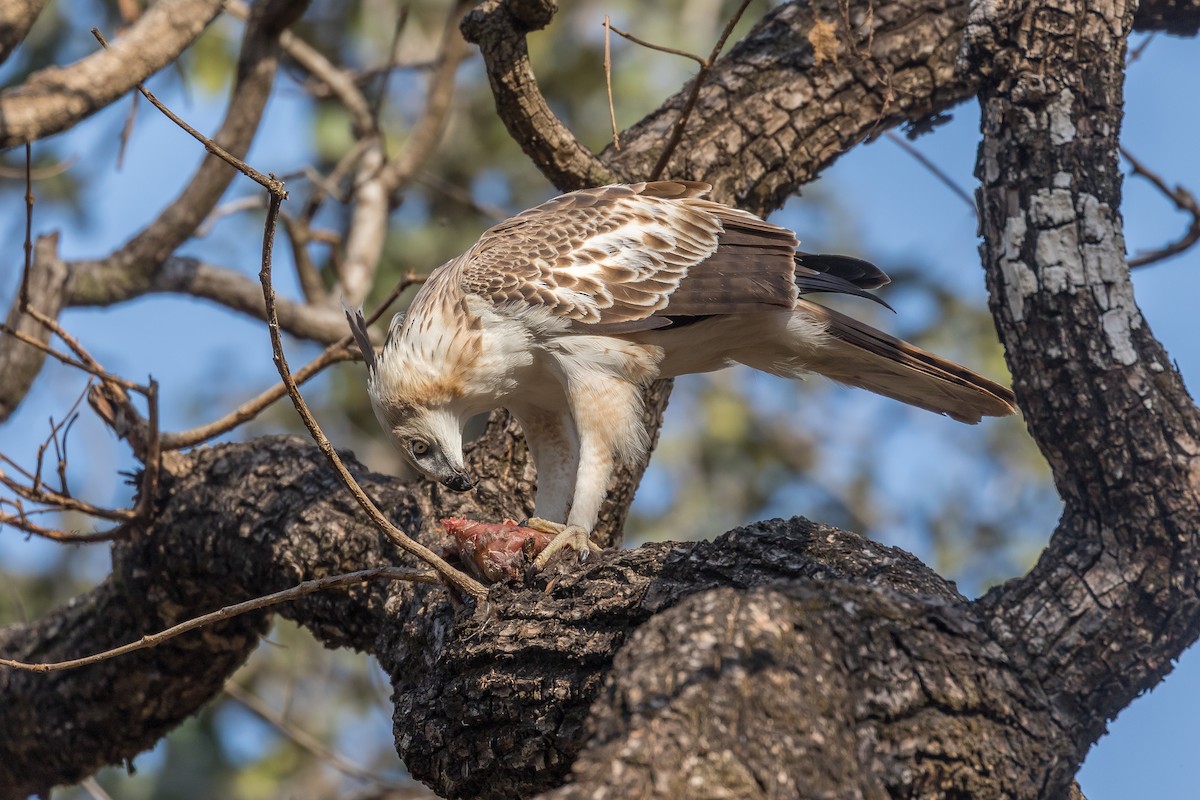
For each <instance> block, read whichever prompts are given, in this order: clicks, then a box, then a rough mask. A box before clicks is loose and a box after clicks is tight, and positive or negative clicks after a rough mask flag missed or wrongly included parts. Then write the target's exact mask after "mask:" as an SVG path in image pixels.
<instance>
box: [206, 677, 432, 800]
mask: <svg viewBox="0 0 1200 800" xmlns="http://www.w3.org/2000/svg"><path fill="white" fill-rule="evenodd" d="M225 694H226V695H228V696H229V697H230V698H231V699H232V700H234V701H235V702H237V703H238V704H239V705H241V706H242V707H243V708H245V709H246V710H248V711H250V712H251V713H252V714H254V715H255V716H257V717H258V718H259V719H261V720H263V721H264V722H266V723H267V724H269V725H270V726H271V727H273V728H275V730H277V731H279V732H280V733H282V734H283V735H284V736H286V737H287V738H288V739H290V740H291V741H292V742H293V743H295V744H296V745H297V746H299V747H301V748H303V749H304V750H307V751H308V752H309V753H311V754H312V755H314V756H316V757H317V758H318V759H320V760H321V761H323V762H324V763H326V764H328V765H329V766H330V767H332V768H333V769H335V770H337V771H338V772H340V773H342V774H343V775H347V776H349V777H351V778H357V779H358V780H362V781H367V782H369V783H372V784H375V785H377V786H379V787H380V788H383V789H395V790H401V791H402V790H404V789H408V788H410V784H408V783H407V782H404V781H398V780H394V779H392V778H389V777H387V776H386V775H381V774H379V773H378V772H376V771H374V770H370V769H367V768H366V767H361V766H359V765H358V764H355V763H354V762H352V761H350V760H349V759H347V758H345V757H344V756H342V755H341V754H339V753H336V752H334V751H333V750H330V749H329V748H328V747H326V746H325V744H324V743H323V742H321V740H319V739H318V738H317V737H315V736H313V735H312V734H311V733H309V732H308V731H305V730H302V729H300V728H298V727H296V725H294V724H293V723H292V722H291V721H290V720H289V719H288V718H287V717H286V716H284V715H283V714H282V713H280V712H278V711H276V710H275V709H273V708H271V707H270V706H269V705H267V704H266V703H265V702H263V700H262V699H261V698H259V697H257V696H256V695H254V694H253V693H251V692H250V691H248V690H246V689H244V688H242V687H241V686H239V685H237V684H236V683H234V682H233V681H229V682H228V683H226V684H225Z"/></svg>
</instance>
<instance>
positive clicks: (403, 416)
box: [371, 392, 476, 492]
mask: <svg viewBox="0 0 1200 800" xmlns="http://www.w3.org/2000/svg"><path fill="white" fill-rule="evenodd" d="M371 394H372V398H371V400H372V405H373V406H374V408H375V416H376V417H378V418H379V424H380V425H382V426H383V429H384V430H385V431H387V432H388V433H389V434H390V435H391V437H392V441H394V442H395V443H396V446H397V447H398V448H399V449H400V453H401V455H403V456H404V460H405V461H407V462H408V463H409V464H411V465H412V466H413V468H414V469H416V470H417V471H418V472H420V473H421V474H422V475H424V476H425V477H426V478H429V479H430V480H433V481H437V482H438V483H440V484H442V485H443V486H445V487H447V488H449V489H453V490H454V491H456V492H466V491H470V490H471V489H474V488H475V483H476V482H475V481H472V480H471V477H470V476H469V475H468V474H467V470H466V465H465V463H464V460H463V452H462V427H463V424H462V421H461V420H460V419H459V415H458V414H457V413H456V412H455V410H454V408H453V407H451V406H442V405H433V406H426V405H414V404H410V403H403V402H402V403H392V402H389V401H388V399H387V398H386V397H382V398H380V399H379V401H377V402H376V398H375V393H374V392H372V393H371Z"/></svg>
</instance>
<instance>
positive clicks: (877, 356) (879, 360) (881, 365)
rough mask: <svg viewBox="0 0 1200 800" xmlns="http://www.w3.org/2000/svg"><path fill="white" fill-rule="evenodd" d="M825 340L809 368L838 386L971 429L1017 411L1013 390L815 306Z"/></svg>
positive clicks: (809, 306)
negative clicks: (864, 391)
mask: <svg viewBox="0 0 1200 800" xmlns="http://www.w3.org/2000/svg"><path fill="white" fill-rule="evenodd" d="M806 305H807V308H806V311H809V312H810V313H812V314H813V315H814V316H816V317H818V318H819V319H820V318H823V319H824V321H825V322H826V334H827V335H828V339H827V341H826V346H825V347H822V348H820V349H819V352H818V354H817V356H816V358H815V359H814V360H813V361H810V363H809V364H808V368H809V369H810V370H812V371H813V372H819V373H821V374H822V375H826V376H828V377H829V378H832V379H833V380H835V381H838V382H839V383H845V384H849V385H851V386H858V387H860V388H863V389H867V390H869V391H872V392H875V393H876V394H881V395H884V396H886V397H891V398H894V399H896V400H899V401H901V402H902V403H908V404H909V405H913V406H917V407H918V408H924V409H927V410H929V411H934V412H936V413H939V414H946V415H948V416H950V417H953V418H954V419H956V420H959V421H960V422H967V423H970V424H974V423H976V422H979V420H980V418H981V417H1003V416H1007V415H1009V414H1012V413H1013V412H1014V411H1016V408H1017V407H1016V397H1015V396H1014V395H1013V393H1012V390H1011V389H1009V388H1008V387H1006V386H1002V385H1000V384H998V383H996V382H995V381H991V380H988V379H987V378H985V377H983V376H982V375H979V374H977V373H975V372H973V371H971V370H969V369H967V368H966V367H964V366H962V365H960V364H956V363H954V362H953V361H949V360H947V359H944V358H942V357H940V356H936V355H934V354H933V353H930V352H928V351H926V350H922V349H921V348H919V347H917V346H916V345H914V344H910V343H909V342H905V341H902V340H900V339H897V338H895V337H894V336H889V335H888V334H886V333H884V332H882V331H879V330H876V329H875V328H872V327H871V326H870V325H866V324H864V323H862V322H859V321H858V320H856V319H853V318H851V317H848V316H846V315H845V314H840V313H838V312H837V311H833V310H832V309H828V308H825V307H823V306H817V305H815V304H806Z"/></svg>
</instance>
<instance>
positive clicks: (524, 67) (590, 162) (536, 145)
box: [462, 0, 637, 191]
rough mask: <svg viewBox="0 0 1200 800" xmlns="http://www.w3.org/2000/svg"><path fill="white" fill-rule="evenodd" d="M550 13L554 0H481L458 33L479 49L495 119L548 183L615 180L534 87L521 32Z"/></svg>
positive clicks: (573, 185) (565, 185) (563, 185)
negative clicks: (541, 0)
mask: <svg viewBox="0 0 1200 800" xmlns="http://www.w3.org/2000/svg"><path fill="white" fill-rule="evenodd" d="M514 9H515V10H514ZM553 13H554V4H553V3H547V2H517V3H513V2H509V0H485V2H483V3H480V4H479V5H478V6H476V7H475V8H474V9H473V10H472V11H471V13H470V14H468V15H467V16H466V18H465V19H464V20H463V23H462V33H463V37H464V38H466V40H467V41H468V42H471V43H472V44H477V45H479V52H480V53H482V54H483V63H484V64H485V66H486V67H487V72H488V80H489V81H491V85H492V94H493V96H494V97H495V98H496V112H497V113H498V114H499V115H500V119H502V120H503V121H504V125H505V127H507V128H508V132H509V134H511V135H512V137H513V139H515V140H516V141H517V143H518V144H519V145H521V149H522V150H524V151H525V154H526V155H528V156H529V158H530V159H531V160H532V161H533V163H534V164H535V165H536V166H537V168H538V169H540V170H541V171H542V174H543V175H545V176H546V178H547V179H548V180H549V181H550V182H551V183H552V184H554V185H555V186H557V187H558V188H559V189H562V190H563V191H569V190H571V189H580V188H583V187H584V186H600V185H602V184H606V183H615V182H617V181H618V180H619V178H618V176H616V175H615V174H614V173H613V172H612V171H611V169H610V168H609V167H607V166H606V165H604V164H602V163H601V162H600V161H599V160H598V159H597V158H596V156H595V155H593V154H592V152H591V151H590V150H588V149H587V148H586V147H584V145H583V144H582V143H581V142H580V141H579V140H578V139H576V138H575V134H573V133H571V131H570V129H569V128H567V126H566V125H564V124H563V122H562V120H560V119H559V118H558V117H557V115H555V113H554V112H553V111H552V110H551V109H550V106H549V104H548V103H547V102H546V98H545V97H543V96H542V92H541V90H540V89H539V88H538V84H537V78H536V77H535V76H534V74H533V66H532V65H531V64H530V63H529V50H528V49H527V47H526V43H525V35H526V34H527V33H529V32H530V31H535V30H539V29H541V28H543V27H545V26H546V25H547V24H549V22H550V19H551V17H552V16H553ZM630 175H634V174H633V173H630ZM630 179H631V180H636V179H637V178H636V177H631V178H630Z"/></svg>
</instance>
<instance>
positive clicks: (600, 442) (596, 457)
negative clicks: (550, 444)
mask: <svg viewBox="0 0 1200 800" xmlns="http://www.w3.org/2000/svg"><path fill="white" fill-rule="evenodd" d="M635 407H636V406H635ZM572 410H573V411H574V416H575V422H576V425H577V426H578V432H579V457H578V471H577V473H576V477H575V493H574V497H573V498H572V499H571V511H570V514H569V515H568V516H567V524H566V525H565V526H559V525H550V526H548V528H549V530H551V531H553V530H558V534H557V535H556V536H555V537H554V538H553V539H552V540H551V541H550V544H548V545H546V547H545V549H543V550H542V552H541V553H539V554H538V557H537V558H536V559H534V562H533V565H532V569H533V570H535V571H540V570H543V569H545V568H546V565H547V564H549V563H550V559H551V558H553V557H554V556H555V555H556V554H557V553H558V551H560V550H562V549H563V548H564V547H569V548H571V549H572V550H574V551H576V552H577V553H579V560H580V561H584V560H586V559H587V557H588V555H589V554H590V553H591V551H592V550H599V549H600V548H599V547H598V546H597V545H596V543H595V542H593V541H592V540H591V538H590V537H591V532H592V531H591V529H592V527H593V526H595V524H596V519H597V517H599V515H600V504H601V503H602V502H603V501H604V495H605V492H606V491H607V490H608V479H609V477H611V476H612V471H613V466H614V464H613V444H612V439H611V438H610V432H611V428H610V427H609V425H608V424H606V423H607V421H606V420H605V419H604V418H603V415H602V414H601V413H598V409H597V408H596V406H592V407H589V408H586V409H581V408H580V407H579V406H578V405H575V406H573V409H572ZM593 415H594V416H593ZM589 417H590V418H589ZM541 522H544V520H542V521H541ZM539 530H547V528H540V529H539Z"/></svg>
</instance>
